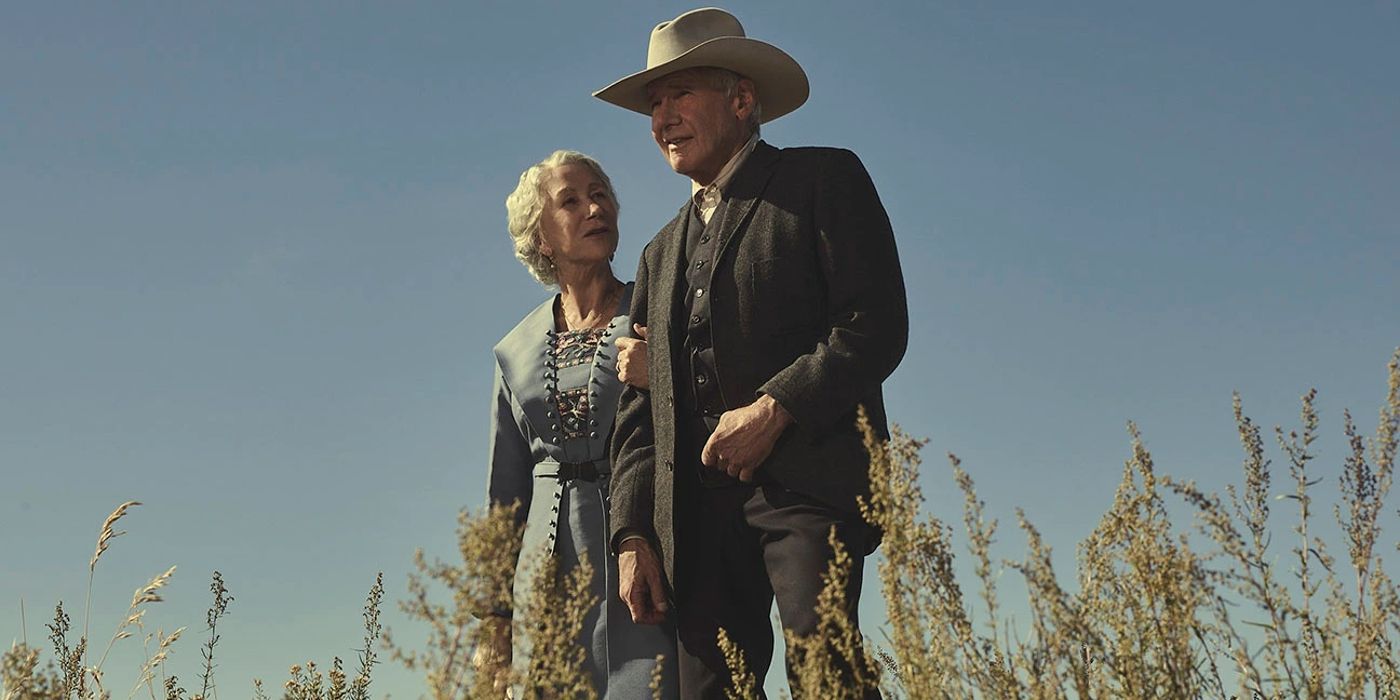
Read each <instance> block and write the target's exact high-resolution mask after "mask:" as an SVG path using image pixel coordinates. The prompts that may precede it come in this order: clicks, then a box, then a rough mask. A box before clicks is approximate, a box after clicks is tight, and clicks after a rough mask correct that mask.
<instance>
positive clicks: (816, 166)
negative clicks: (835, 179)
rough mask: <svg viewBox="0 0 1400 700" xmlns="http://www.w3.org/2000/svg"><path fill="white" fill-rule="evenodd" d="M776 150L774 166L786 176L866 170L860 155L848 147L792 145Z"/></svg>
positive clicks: (813, 175) (827, 174) (815, 175)
mask: <svg viewBox="0 0 1400 700" xmlns="http://www.w3.org/2000/svg"><path fill="white" fill-rule="evenodd" d="M776 151H777V153H776V154H775V155H774V167H775V169H776V171H777V172H779V173H782V174H783V175H786V176H792V175H798V176H805V177H821V176H830V175H833V174H840V173H849V172H864V170H865V166H864V165H863V164H862V163H861V161H860V156H857V155H856V154H855V151H852V150H850V149H848V148H838V147H835V146H790V147H787V148H779V149H776Z"/></svg>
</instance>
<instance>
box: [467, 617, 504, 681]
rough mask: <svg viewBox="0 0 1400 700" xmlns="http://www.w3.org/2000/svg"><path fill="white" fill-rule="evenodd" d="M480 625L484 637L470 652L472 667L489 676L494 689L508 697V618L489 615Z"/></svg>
mask: <svg viewBox="0 0 1400 700" xmlns="http://www.w3.org/2000/svg"><path fill="white" fill-rule="evenodd" d="M481 625H482V627H483V629H482V632H483V635H484V638H483V639H482V640H481V643H480V644H478V645H477V647H476V653H474V654H472V669H473V670H475V671H476V672H477V673H479V674H487V675H489V676H491V677H492V678H493V682H492V686H493V688H494V690H495V691H496V692H498V693H502V696H503V697H510V687H509V686H510V656H511V651H510V618H508V617H498V616H495V615H491V616H488V617H486V619H484V620H482V621H481Z"/></svg>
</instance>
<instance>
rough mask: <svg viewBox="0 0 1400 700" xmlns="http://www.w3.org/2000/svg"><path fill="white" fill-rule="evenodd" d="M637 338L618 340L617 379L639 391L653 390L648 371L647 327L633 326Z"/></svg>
mask: <svg viewBox="0 0 1400 700" xmlns="http://www.w3.org/2000/svg"><path fill="white" fill-rule="evenodd" d="M632 330H633V331H636V333H637V336H638V337H637V338H618V339H617V342H616V343H614V345H616V346H617V378H618V379H621V380H622V381H623V383H625V384H631V385H632V386H635V387H637V388H638V389H650V388H651V373H650V371H649V370H648V369H647V327H646V326H640V325H637V324H635V323H634V324H632Z"/></svg>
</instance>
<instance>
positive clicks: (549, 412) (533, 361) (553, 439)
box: [488, 284, 678, 700]
mask: <svg viewBox="0 0 1400 700" xmlns="http://www.w3.org/2000/svg"><path fill="white" fill-rule="evenodd" d="M632 290H633V285H632V284H628V285H627V287H626V289H625V290H624V291H623V294H622V299H621V300H619V302H618V308H617V312H616V313H615V314H614V316H613V319H612V320H611V322H610V323H609V324H608V325H607V326H606V327H605V328H602V329H599V330H597V331H592V332H590V331H580V332H572V331H565V332H556V331H555V329H554V304H555V300H556V299H557V298H558V297H557V295H556V296H554V297H551V298H550V299H549V300H547V301H545V302H544V303H543V304H541V305H540V306H539V307H538V308H536V309H535V310H534V311H532V312H530V314H529V315H527V316H526V317H525V318H524V319H523V320H521V322H520V323H519V324H518V325H516V327H515V328H514V329H513V330H511V332H510V333H507V334H506V336H505V337H504V338H502V339H501V342H500V343H497V345H496V348H495V355H496V379H495V387H494V390H493V393H494V402H493V404H492V408H491V441H490V454H491V465H490V477H489V487H488V491H489V495H490V499H491V502H493V503H511V502H513V501H515V500H516V499H519V500H520V503H521V511H522V512H525V513H528V515H527V516H526V525H525V535H524V541H523V543H522V546H521V554H520V562H521V565H520V566H519V567H518V570H517V572H516V580H515V598H516V601H517V607H518V606H519V604H520V601H522V600H523V599H524V596H525V595H526V590H525V588H526V584H527V582H528V580H529V572H528V571H526V566H527V565H528V562H529V561H530V559H531V556H532V555H534V554H536V553H538V552H542V551H543V552H547V553H549V554H551V555H553V556H557V557H559V558H560V565H561V567H560V568H561V570H565V571H567V570H568V569H570V568H572V567H573V566H575V565H576V564H577V562H578V561H579V560H580V558H581V557H587V558H588V561H589V562H590V563H591V564H592V565H593V571H594V576H593V591H592V593H593V596H594V597H595V598H597V599H598V600H599V601H600V604H599V606H598V607H596V608H594V610H593V611H592V612H591V613H590V614H589V616H588V618H587V619H586V620H585V621H584V629H583V635H582V636H583V638H582V639H581V640H580V643H582V644H583V646H584V648H585V649H586V650H587V652H588V658H587V664H588V667H589V671H591V673H592V676H593V683H594V687H595V688H596V689H597V690H598V696H599V697H600V698H606V699H610V700H633V699H634V698H649V697H651V691H650V690H649V688H650V685H651V677H652V669H653V668H654V667H655V665H656V662H655V659H656V657H657V656H658V655H664V656H665V661H664V662H663V692H662V697H663V698H674V697H677V695H678V690H677V685H676V642H675V635H674V631H673V629H672V628H671V626H670V625H669V624H668V625H638V624H635V623H633V622H632V618H631V616H630V615H629V614H628V612H627V606H626V605H625V604H624V603H623V602H622V601H621V600H620V599H619V598H618V595H617V560H616V559H614V558H613V557H611V556H609V554H608V551H607V538H608V531H609V529H608V499H607V496H608V481H607V477H606V476H602V477H601V478H599V479H597V480H596V481H587V480H584V479H574V480H569V481H564V480H561V479H559V478H558V477H557V476H552V475H556V474H558V473H559V472H560V469H561V466H560V465H561V463H563V464H565V466H564V467H563V469H564V470H565V471H567V470H569V469H576V468H577V466H572V465H582V464H591V465H592V467H593V469H595V470H597V471H599V472H608V471H611V469H610V467H609V462H608V440H609V438H610V437H611V435H612V425H613V419H614V418H615V416H616V414H617V404H618V397H619V395H620V394H621V393H622V388H623V387H622V383H621V382H620V381H619V380H618V378H617V367H616V363H617V352H616V346H615V341H616V340H617V339H618V338H624V337H632V336H633V334H632V321H631V319H630V318H629V317H628V316H627V311H628V309H629V308H630V306H631V303H632ZM513 638H514V639H515V640H516V648H515V657H516V658H515V663H516V667H517V668H520V669H524V668H526V661H525V660H526V657H527V656H528V654H529V650H528V649H526V648H524V647H523V645H521V644H520V640H521V632H520V630H519V629H517V630H516V631H515V635H514V637H513Z"/></svg>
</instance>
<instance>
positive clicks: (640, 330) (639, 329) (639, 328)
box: [632, 323, 647, 340]
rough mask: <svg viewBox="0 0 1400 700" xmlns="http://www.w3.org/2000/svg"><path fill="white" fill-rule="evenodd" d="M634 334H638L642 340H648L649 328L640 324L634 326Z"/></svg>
mask: <svg viewBox="0 0 1400 700" xmlns="http://www.w3.org/2000/svg"><path fill="white" fill-rule="evenodd" d="M632 332H633V333H636V334H637V335H638V336H639V337H640V338H641V339H642V340H646V339H647V327H646V326H643V325H642V324H640V323H634V324H632Z"/></svg>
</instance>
